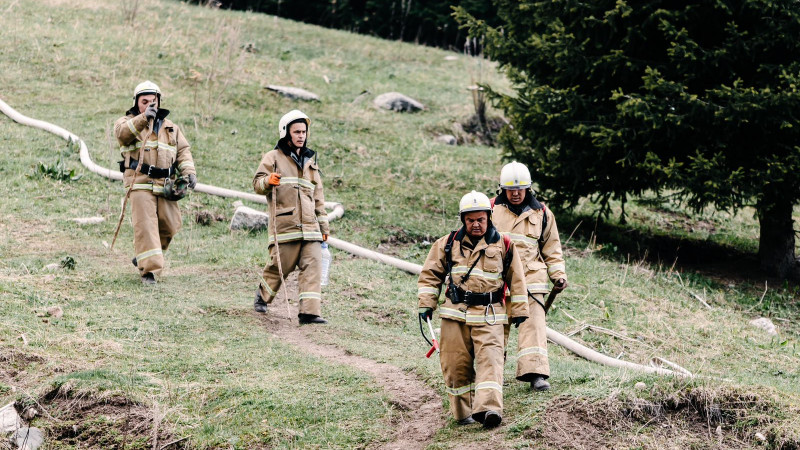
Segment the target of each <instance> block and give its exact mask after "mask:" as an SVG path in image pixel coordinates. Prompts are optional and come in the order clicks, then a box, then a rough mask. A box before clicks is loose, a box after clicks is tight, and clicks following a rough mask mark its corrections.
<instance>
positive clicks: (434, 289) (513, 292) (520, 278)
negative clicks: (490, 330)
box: [417, 227, 528, 326]
mask: <svg viewBox="0 0 800 450" xmlns="http://www.w3.org/2000/svg"><path fill="white" fill-rule="evenodd" d="M448 237H449V235H448V236H444V237H442V238H440V239H438V240H437V241H436V242H434V243H433V246H432V247H431V250H430V252H429V253H428V258H427V259H426V260H425V264H424V265H423V267H422V272H421V273H420V275H419V281H418V282H417V298H418V299H419V307H420V308H434V309H435V308H436V307H437V305H438V303H439V294H440V292H441V291H443V290H444V289H443V287H444V288H445V289H446V288H447V285H446V284H445V277H446V276H447V275H448V274H447V273H446V269H447V257H446V254H445V246H446V245H447V239H448ZM463 239H465V232H464V229H463V228H462V229H461V230H459V232H458V233H457V234H456V235H455V238H454V239H453V247H452V250H451V255H452V260H453V277H454V281H455V284H456V285H457V286H458V287H460V288H461V289H463V290H465V291H470V292H474V293H488V292H495V291H497V290H498V289H501V288H502V287H503V284H504V281H505V282H506V283H507V284H508V286H509V289H510V295H507V296H506V308H503V306H502V304H501V303H495V304H494V306H493V308H492V307H489V308H487V307H485V306H469V307H468V306H467V305H466V304H464V303H458V304H454V303H453V302H452V301H451V300H450V299H449V298H445V300H444V303H443V304H442V306H441V309H440V311H439V315H440V316H441V317H442V318H443V319H450V320H455V321H458V322H466V323H467V324H468V325H478V326H479V325H493V324H506V323H508V315H509V314H510V315H511V317H527V316H528V295H527V292H526V289H525V278H524V269H523V268H522V262H521V260H520V259H519V256H518V255H517V252H516V251H513V248H512V254H511V264H510V265H509V267H508V271H507V273H506V274H505V280H504V279H503V278H502V271H503V259H504V258H505V255H506V249H505V245H504V243H503V238H502V237H501V236H500V233H498V232H497V230H495V229H494V228H493V227H490V228H489V230H488V231H487V232H486V235H485V236H484V238H482V239H481V240H480V241H479V242H478V243H477V244H475V247H474V248H473V249H469V248H468V247H466V246H462V240H463ZM487 240H488V242H487ZM478 258H480V261H479V262H478V263H477V265H475V267H474V268H473V269H472V272H471V273H470V276H469V279H467V281H466V282H462V277H463V276H464V275H465V274H466V273H467V271H468V270H469V268H470V267H472V265H473V264H474V263H475V261H476V260H477V259H478Z"/></svg>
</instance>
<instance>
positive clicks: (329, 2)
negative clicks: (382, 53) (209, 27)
mask: <svg viewBox="0 0 800 450" xmlns="http://www.w3.org/2000/svg"><path fill="white" fill-rule="evenodd" d="M192 1H193V2H195V3H203V2H205V1H207V0H192ZM218 3H219V5H220V6H222V7H224V8H232V9H238V10H251V11H257V12H264V13H268V14H274V15H276V16H280V17H285V18H288V19H293V20H298V21H301V22H305V23H312V24H315V25H321V26H324V27H328V28H338V29H344V30H349V31H353V32H356V33H361V34H370V35H374V36H378V37H382V38H387V39H398V40H403V41H411V42H418V43H421V44H427V45H434V46H438V47H444V48H457V49H460V48H461V46H462V45H463V41H464V36H463V32H462V31H461V30H460V29H459V27H458V24H457V23H456V22H455V20H453V17H452V15H451V13H452V9H451V5H453V4H456V5H459V6H463V7H465V8H467V9H468V10H469V11H471V13H472V14H473V15H474V16H475V17H478V18H482V19H485V20H487V21H489V23H490V24H498V23H499V22H498V21H497V19H496V15H495V9H494V5H493V4H492V1H491V0H395V1H384V0H306V1H303V2H286V1H283V0H219V1H218Z"/></svg>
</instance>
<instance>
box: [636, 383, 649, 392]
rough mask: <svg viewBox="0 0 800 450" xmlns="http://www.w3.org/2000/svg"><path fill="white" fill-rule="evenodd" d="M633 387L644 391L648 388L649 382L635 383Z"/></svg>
mask: <svg viewBox="0 0 800 450" xmlns="http://www.w3.org/2000/svg"><path fill="white" fill-rule="evenodd" d="M633 388H634V389H636V390H637V391H644V390H646V389H647V384H645V383H644V382H642V381H640V382H638V383H636V384H634V385H633Z"/></svg>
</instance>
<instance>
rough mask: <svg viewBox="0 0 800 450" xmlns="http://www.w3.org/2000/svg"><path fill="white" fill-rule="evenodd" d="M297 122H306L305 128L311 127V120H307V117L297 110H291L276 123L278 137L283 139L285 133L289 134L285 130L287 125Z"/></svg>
mask: <svg viewBox="0 0 800 450" xmlns="http://www.w3.org/2000/svg"><path fill="white" fill-rule="evenodd" d="M298 120H304V121H305V122H306V127H310V126H311V119H309V118H308V116H307V115H305V114H304V113H303V112H302V111H300V110H299V109H293V110H291V111H289V112H288V113H286V114H284V115H283V117H281V120H280V122H278V134H279V135H280V137H281V139H283V138H285V137H286V133H288V132H289V130H288V129H287V128H288V127H289V124H291V123H292V122H296V121H298ZM306 131H307V130H306Z"/></svg>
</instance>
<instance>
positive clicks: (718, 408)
mask: <svg viewBox="0 0 800 450" xmlns="http://www.w3.org/2000/svg"><path fill="white" fill-rule="evenodd" d="M794 409H796V408H794V407H793V406H790V405H787V404H785V403H784V402H780V401H779V400H778V399H777V398H775V397H774V394H772V393H769V392H763V390H759V391H749V392H748V391H743V390H741V389H734V388H731V387H727V386H723V387H714V388H710V387H686V388H681V389H678V390H668V389H667V388H662V387H654V388H653V391H652V392H650V395H643V396H641V397H637V396H631V397H626V396H625V395H615V394H612V396H611V397H609V398H606V399H603V400H600V401H594V400H586V399H576V398H571V397H557V398H555V399H554V400H553V401H552V402H551V403H550V404H549V405H548V407H547V409H546V410H545V412H544V413H543V414H542V416H541V421H540V422H539V424H538V426H537V427H535V428H532V429H531V430H529V431H527V432H525V433H524V437H525V438H527V439H531V440H534V441H536V442H537V443H539V444H542V445H544V446H546V447H548V448H563V449H615V448H631V447H636V448H647V449H651V448H652V449H664V448H670V449H671V448H675V449H683V448H715V449H740V448H741V449H743V448H752V447H753V446H755V445H758V444H759V443H762V444H764V445H766V446H767V448H775V449H797V448H800V447H798V446H800V440H798V439H797V431H794V427H795V425H796V424H794V423H791V421H792V419H790V420H789V421H784V420H783V418H784V416H785V415H788V414H789V413H790V411H793V410H794ZM792 414H796V413H792ZM757 433H758V434H759V435H758V436H757ZM759 436H760V437H759Z"/></svg>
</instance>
